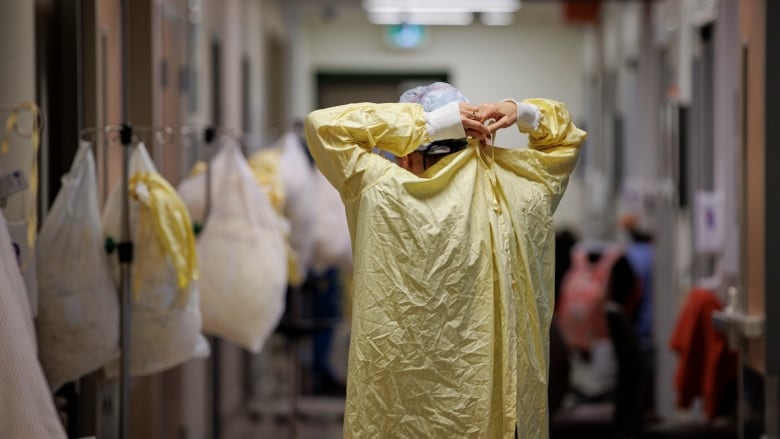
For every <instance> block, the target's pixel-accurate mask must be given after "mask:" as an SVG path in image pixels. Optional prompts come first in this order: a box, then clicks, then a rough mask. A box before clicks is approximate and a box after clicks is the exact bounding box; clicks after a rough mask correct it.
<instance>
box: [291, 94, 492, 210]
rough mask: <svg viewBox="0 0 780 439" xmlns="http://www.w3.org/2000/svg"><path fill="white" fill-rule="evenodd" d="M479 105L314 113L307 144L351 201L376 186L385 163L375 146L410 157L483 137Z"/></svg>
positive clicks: (353, 107)
mask: <svg viewBox="0 0 780 439" xmlns="http://www.w3.org/2000/svg"><path fill="white" fill-rule="evenodd" d="M477 110H478V109H477V107H474V106H471V105H468V104H463V103H458V102H452V103H450V104H447V105H444V106H442V107H440V108H438V109H436V110H434V111H432V112H430V113H426V112H424V111H423V108H422V106H420V105H419V104H412V103H388V104H374V103H359V104H348V105H342V106H337V107H330V108H324V109H321V110H315V111H313V112H311V113H309V115H308V116H307V117H306V120H305V128H306V140H307V142H308V145H309V149H310V150H311V153H312V155H313V156H314V159H315V161H316V162H317V166H318V167H319V168H320V170H321V171H322V173H323V174H324V175H325V177H327V178H328V180H329V181H330V182H331V184H333V186H334V187H335V188H336V189H337V190H338V191H339V192H341V193H342V195H343V196H346V197H349V196H352V195H356V194H357V193H359V191H360V190H361V189H362V188H363V187H366V186H367V185H370V184H372V183H373V181H374V180H375V179H376V178H378V177H380V175H379V174H380V173H381V171H380V172H372V168H376V164H377V163H382V164H386V161H384V159H383V158H381V157H379V156H378V155H377V154H374V153H373V152H372V151H371V150H372V148H374V147H376V148H379V149H381V150H384V151H387V152H389V153H391V154H393V155H395V156H399V157H402V156H405V155H407V154H410V153H411V152H413V151H415V150H416V149H417V148H418V147H419V146H420V145H423V144H425V143H428V142H432V141H435V140H443V139H455V138H463V137H466V129H468V132H469V134H471V135H473V136H480V135H484V133H485V132H486V130H485V128H484V127H482V125H481V123H480V121H478V120H475V119H474V118H473V115H475V114H476V112H477Z"/></svg>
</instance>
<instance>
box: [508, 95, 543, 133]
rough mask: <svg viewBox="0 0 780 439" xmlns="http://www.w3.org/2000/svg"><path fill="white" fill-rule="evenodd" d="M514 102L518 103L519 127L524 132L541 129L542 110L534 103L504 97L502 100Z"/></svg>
mask: <svg viewBox="0 0 780 439" xmlns="http://www.w3.org/2000/svg"><path fill="white" fill-rule="evenodd" d="M510 101H511V102H514V103H515V105H517V128H519V129H520V131H522V132H524V133H530V132H533V131H536V130H537V129H539V122H541V120H542V111H541V110H540V109H539V107H537V106H536V105H533V104H528V103H525V102H518V101H516V100H514V99H504V100H502V102H510Z"/></svg>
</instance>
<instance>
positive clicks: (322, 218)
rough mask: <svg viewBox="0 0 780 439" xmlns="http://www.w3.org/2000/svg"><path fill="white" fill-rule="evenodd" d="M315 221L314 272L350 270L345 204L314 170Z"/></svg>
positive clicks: (350, 248) (323, 177) (349, 245)
mask: <svg viewBox="0 0 780 439" xmlns="http://www.w3.org/2000/svg"><path fill="white" fill-rule="evenodd" d="M314 192H315V194H316V196H315V201H314V205H315V209H316V211H317V212H316V220H315V229H314V254H313V256H312V265H313V269H314V270H315V271H317V272H321V271H324V270H327V269H329V268H332V267H338V268H341V269H344V270H347V271H350V270H352V240H351V238H350V234H349V226H348V225H347V215H346V213H345V212H344V202H343V201H341V196H340V195H339V193H338V192H337V191H336V189H335V188H334V187H333V185H331V184H330V182H329V181H328V180H327V179H326V178H325V176H323V175H322V173H321V172H320V171H319V170H317V172H316V173H315V176H314Z"/></svg>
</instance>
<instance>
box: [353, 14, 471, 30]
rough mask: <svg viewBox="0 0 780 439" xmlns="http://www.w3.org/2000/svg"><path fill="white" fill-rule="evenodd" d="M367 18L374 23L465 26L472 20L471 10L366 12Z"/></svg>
mask: <svg viewBox="0 0 780 439" xmlns="http://www.w3.org/2000/svg"><path fill="white" fill-rule="evenodd" d="M367 15H368V20H369V21H370V22H371V23H374V24H400V23H407V24H427V25H454V26H466V25H469V24H471V22H472V21H473V20H474V14H472V13H471V12H407V11H394V12H368V14H367Z"/></svg>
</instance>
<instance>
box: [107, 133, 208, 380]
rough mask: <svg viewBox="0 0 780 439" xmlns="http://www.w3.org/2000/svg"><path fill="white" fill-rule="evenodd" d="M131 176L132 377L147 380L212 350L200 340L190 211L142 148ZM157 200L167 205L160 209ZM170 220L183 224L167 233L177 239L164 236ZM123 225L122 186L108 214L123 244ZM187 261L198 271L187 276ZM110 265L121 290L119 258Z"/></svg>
mask: <svg viewBox="0 0 780 439" xmlns="http://www.w3.org/2000/svg"><path fill="white" fill-rule="evenodd" d="M130 175H131V185H130V186H131V187H130V212H129V217H130V235H131V236H130V238H131V240H132V242H133V251H134V258H133V262H132V265H131V279H132V290H131V294H132V300H131V303H132V307H131V311H130V312H131V318H130V324H131V335H130V373H131V374H132V375H145V374H151V373H156V372H160V371H162V370H165V369H168V368H171V367H174V366H177V365H179V364H181V363H184V362H186V361H188V360H190V359H193V358H201V357H206V356H208V354H209V347H208V343H207V342H206V339H205V338H204V337H203V335H202V334H201V327H202V322H201V315H200V309H199V293H198V283H197V281H196V277H197V276H196V271H193V270H197V261H196V260H194V258H195V251H196V250H195V248H194V237H192V228H191V227H192V226H191V220H190V216H189V213H188V212H187V208H186V206H184V204H183V203H182V202H181V199H180V198H179V196H178V194H176V191H175V189H173V188H172V187H170V185H167V183H165V182H164V180H162V177H160V175H159V173H158V172H157V170H156V169H155V167H154V163H152V160H151V158H150V157H149V153H148V152H147V151H146V148H145V147H144V145H143V144H139V145H138V146H137V147H136V148H135V150H134V151H133V155H132V157H131V160H130ZM133 182H135V184H132V183H133ZM152 183H154V184H155V186H154V187H152V186H151V184H152ZM160 192H161V193H160ZM158 196H159V197H162V198H164V199H165V201H166V203H165V204H163V205H160V204H158V200H156V199H155V197H158ZM171 219H172V220H173V221H178V223H176V224H167V225H174V226H176V227H173V228H171V227H168V228H167V229H168V230H171V229H172V231H173V232H177V233H178V234H176V235H175V236H168V235H166V234H165V233H161V230H160V227H159V225H160V222H161V221H164V220H171ZM121 224H122V187H121V184H117V186H116V187H114V189H113V190H112V192H111V194H110V196H109V198H108V202H107V203H106V206H105V208H104V210H103V232H104V233H105V235H106V237H107V238H109V239H111V240H113V241H114V242H117V243H118V242H119V241H120V239H121ZM187 233H189V235H186V234H187ZM181 234H185V235H186V236H179V235H181ZM186 238H189V240H191V242H187V239H186ZM187 261H191V262H194V263H195V267H189V269H190V272H183V271H182V267H181V265H182V264H183V263H186V262H187ZM111 265H112V267H113V272H114V276H115V279H116V280H117V284H118V281H119V271H120V264H119V261H118V258H117V257H116V255H112V257H111ZM117 369H118V368H117V365H116V364H115V363H112V364H111V365H109V367H108V368H107V372H108V374H109V375H114V374H116V373H117Z"/></svg>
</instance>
